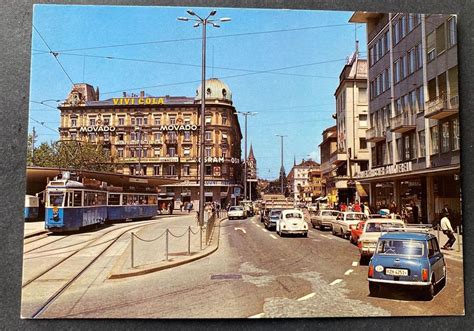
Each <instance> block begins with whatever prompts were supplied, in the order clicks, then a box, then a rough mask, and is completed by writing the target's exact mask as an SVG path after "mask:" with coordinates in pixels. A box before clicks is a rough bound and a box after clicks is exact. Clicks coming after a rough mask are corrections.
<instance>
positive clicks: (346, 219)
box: [332, 211, 367, 238]
mask: <svg viewBox="0 0 474 331" xmlns="http://www.w3.org/2000/svg"><path fill="white" fill-rule="evenodd" d="M361 221H367V215H365V214H364V213H359V212H353V211H345V212H340V213H339V215H337V217H336V220H335V221H334V223H333V225H332V234H333V235H337V236H341V237H343V238H349V235H350V233H351V229H352V228H356V227H357V224H358V223H359V222H361Z"/></svg>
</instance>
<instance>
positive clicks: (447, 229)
mask: <svg viewBox="0 0 474 331" xmlns="http://www.w3.org/2000/svg"><path fill="white" fill-rule="evenodd" d="M448 216H449V214H448V213H445V214H444V217H443V218H442V219H441V230H442V231H443V233H444V234H445V235H446V236H448V238H449V239H448V241H447V242H446V244H444V246H443V247H442V248H443V249H453V248H452V246H453V244H454V242H455V241H456V238H455V237H454V234H453V228H452V227H451V222H450V221H449V218H448Z"/></svg>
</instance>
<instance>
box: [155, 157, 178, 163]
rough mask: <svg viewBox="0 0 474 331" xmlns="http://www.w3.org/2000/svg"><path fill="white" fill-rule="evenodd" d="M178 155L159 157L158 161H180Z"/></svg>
mask: <svg viewBox="0 0 474 331" xmlns="http://www.w3.org/2000/svg"><path fill="white" fill-rule="evenodd" d="M178 160H179V158H178V157H159V158H158V162H178Z"/></svg>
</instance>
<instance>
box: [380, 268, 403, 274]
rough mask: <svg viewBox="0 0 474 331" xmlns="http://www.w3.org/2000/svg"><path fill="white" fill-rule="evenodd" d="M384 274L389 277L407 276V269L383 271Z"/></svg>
mask: <svg viewBox="0 0 474 331" xmlns="http://www.w3.org/2000/svg"><path fill="white" fill-rule="evenodd" d="M385 274H386V275H390V276H408V270H407V269H390V268H387V269H385Z"/></svg>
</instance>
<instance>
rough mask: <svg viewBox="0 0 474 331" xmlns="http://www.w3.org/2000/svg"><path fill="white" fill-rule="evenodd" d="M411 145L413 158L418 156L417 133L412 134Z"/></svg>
mask: <svg viewBox="0 0 474 331" xmlns="http://www.w3.org/2000/svg"><path fill="white" fill-rule="evenodd" d="M410 147H411V151H410V154H411V158H412V159H414V158H416V133H411V134H410Z"/></svg>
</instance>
